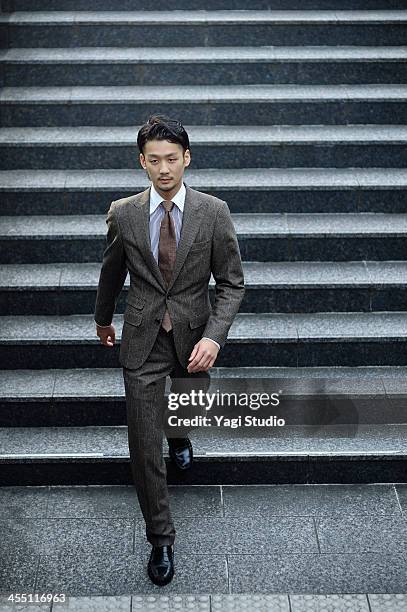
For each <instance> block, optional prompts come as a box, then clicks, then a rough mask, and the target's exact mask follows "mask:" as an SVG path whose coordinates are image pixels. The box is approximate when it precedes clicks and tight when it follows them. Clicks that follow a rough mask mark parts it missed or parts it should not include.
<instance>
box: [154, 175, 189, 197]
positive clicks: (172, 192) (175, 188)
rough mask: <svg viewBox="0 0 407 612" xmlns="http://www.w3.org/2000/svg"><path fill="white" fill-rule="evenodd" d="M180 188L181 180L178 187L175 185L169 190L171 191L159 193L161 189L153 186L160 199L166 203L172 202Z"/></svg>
mask: <svg viewBox="0 0 407 612" xmlns="http://www.w3.org/2000/svg"><path fill="white" fill-rule="evenodd" d="M181 187H182V179H181V181H180V182H179V183H178V185H175V187H174V188H173V189H171V191H161V189H160V188H159V187H157V186H156V185H154V189H155V190H156V192H157V193H158V194H159V195H160V196H161V197H162V199H163V200H168V201H170V200H172V198H173V197H174V196H175V195H176V194H177V193H178V191H179V190H180V189H181Z"/></svg>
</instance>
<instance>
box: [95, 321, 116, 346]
mask: <svg viewBox="0 0 407 612" xmlns="http://www.w3.org/2000/svg"><path fill="white" fill-rule="evenodd" d="M96 334H97V335H98V336H99V338H100V341H101V343H102V344H103V345H104V346H113V345H114V342H115V338H116V332H115V329H114V326H113V325H109V327H100V325H98V324H96Z"/></svg>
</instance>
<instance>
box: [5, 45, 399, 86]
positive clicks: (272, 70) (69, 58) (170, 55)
mask: <svg viewBox="0 0 407 612" xmlns="http://www.w3.org/2000/svg"><path fill="white" fill-rule="evenodd" d="M406 57H407V48H406V47H397V46H391V47H390V46H389V47H386V46H371V47H369V46H356V45H355V46H346V45H341V46H337V47H334V46H319V47H318V46H293V47H290V46H279V47H275V46H263V47H257V46H254V47H236V46H233V47H232V46H229V47H218V46H217V47H189V48H186V47H173V46H169V47H151V48H150V47H117V46H116V45H115V46H113V47H76V48H69V47H67V48H56V49H55V48H47V47H45V48H37V47H33V48H28V49H27V48H11V49H4V50H2V51H0V69H1V71H2V85H3V86H7V87H19V86H21V85H23V86H34V87H35V86H47V85H49V84H50V83H52V85H53V86H56V85H58V86H69V85H76V86H77V85H86V86H89V85H100V86H107V85H113V86H117V85H159V86H160V85H161V86H162V85H174V84H178V85H223V84H225V83H228V84H229V85H243V84H258V83H264V84H272V83H297V84H302V85H306V84H318V85H328V84H335V83H337V84H343V83H353V84H358V85H360V84H362V83H365V84H373V83H382V84H383V83H406V82H407V64H406Z"/></svg>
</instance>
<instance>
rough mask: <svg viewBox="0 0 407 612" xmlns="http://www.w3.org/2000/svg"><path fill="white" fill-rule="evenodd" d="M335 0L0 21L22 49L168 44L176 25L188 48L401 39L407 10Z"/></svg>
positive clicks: (33, 14) (48, 14)
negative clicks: (293, 6) (330, 6)
mask: <svg viewBox="0 0 407 612" xmlns="http://www.w3.org/2000/svg"><path fill="white" fill-rule="evenodd" d="M337 6H338V4H337V3H336V6H335V10H321V9H320V10H312V9H310V10H270V7H269V6H267V9H266V10H176V11H174V10H162V11H159V10H156V11H148V10H134V11H126V10H123V11H112V10H110V11H106V12H102V11H97V10H94V11H89V10H87V11H80V12H78V11H75V10H74V11H69V10H66V11H60V10H57V11H52V10H51V11H44V12H41V11H31V10H30V11H27V12H24V11H21V12H16V13H12V14H4V13H3V14H2V16H1V19H0V26H1V28H2V30H3V32H2V37H3V39H5V41H6V44H4V45H3V46H9V47H25V48H28V47H59V46H60V45H61V41H63V45H64V47H81V46H86V47H89V46H92V47H93V46H97V47H99V46H100V44H101V41H103V45H104V46H122V47H129V46H132V45H133V44H136V45H137V46H145V47H153V46H154V47H156V46H159V47H167V46H170V45H172V44H173V42H174V28H176V39H177V45H178V46H188V47H195V46H197V45H200V46H219V45H228V46H234V45H236V40H238V41H239V43H240V45H241V46H249V45H341V44H345V43H346V44H349V45H352V44H360V42H361V41H363V44H364V45H389V44H390V45H403V44H404V43H405V25H406V22H407V11H405V10H397V9H395V10H336V9H337ZM387 6H388V5H386V7H383V8H387ZM53 8H55V7H53ZM86 8H89V7H86ZM137 8H138V7H137ZM148 8H150V7H148ZM163 8H164V7H163ZM165 8H167V7H165ZM188 8H189V7H188ZM199 8H201V7H199ZM228 8H230V7H229V6H228ZM245 8H246V7H245ZM283 8H285V7H283ZM364 8H365V7H364ZM403 8H405V6H403Z"/></svg>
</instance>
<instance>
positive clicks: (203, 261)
mask: <svg viewBox="0 0 407 612" xmlns="http://www.w3.org/2000/svg"><path fill="white" fill-rule="evenodd" d="M185 187H186V194H185V206H184V213H183V220H182V228H181V235H180V240H179V244H178V248H177V254H176V261H175V269H174V273H173V276H172V279H171V282H170V284H169V286H168V287H166V285H165V281H164V279H163V277H162V275H161V272H160V269H159V267H158V265H157V262H156V260H155V258H154V256H153V253H152V251H151V246H150V236H149V210H150V209H149V196H150V187H149V188H147V189H146V190H145V191H143V192H141V193H138V194H136V195H132V196H130V197H127V198H122V199H120V200H115V201H113V202H112V203H111V206H110V208H109V211H108V213H107V219H106V222H107V224H108V232H107V244H106V248H105V251H104V254H103V263H102V268H101V272H100V278H99V285H98V289H97V296H96V305H95V320H96V321H97V322H98V323H99V324H100V325H109V324H110V323H111V321H112V318H113V314H114V310H115V306H116V303H117V299H118V296H119V294H120V291H121V289H122V287H123V284H124V281H125V278H126V275H127V271H129V273H130V288H129V292H128V296H127V302H126V309H125V312H124V323H123V331H122V337H121V344H120V356H119V360H120V364H121V365H122V366H123V375H124V382H125V389H126V404H127V420H128V431H129V448H130V458H131V462H132V470H133V477H134V480H135V483H136V488H137V493H138V498H139V501H140V506H141V509H142V511H143V515H144V518H145V521H146V534H147V539H148V540H149V541H150V542H151V543H152V544H159V545H163V544H171V543H173V541H174V537H175V529H174V527H173V523H172V520H171V515H170V511H169V504H168V491H167V486H166V469H165V462H164V460H163V456H162V433H163V429H164V430H165V425H164V421H163V400H162V398H163V396H164V390H165V377H166V375H170V376H171V378H172V379H173V383H175V388H174V387H172V388H171V391H182V390H184V389H185V388H186V387H188V388H189V389H191V384H192V386H193V385H195V388H196V387H199V388H203V389H206V388H207V387H208V386H209V385H208V379H209V374H208V372H196V373H188V372H187V370H186V368H187V366H188V363H189V361H188V358H189V356H190V354H191V352H192V350H193V348H194V345H195V344H196V343H197V342H198V341H199V340H200V339H201V338H202V337H204V336H205V337H208V338H211V339H212V340H215V341H216V342H218V343H219V344H220V346H221V348H222V347H223V346H224V344H225V342H226V339H227V335H228V332H229V329H230V327H231V325H232V323H233V320H234V318H235V316H236V314H237V312H238V310H239V307H240V304H241V301H242V299H243V295H244V292H245V287H244V276H243V269H242V262H241V257H240V250H239V245H238V241H237V236H236V232H235V229H234V226H233V222H232V219H231V216H230V211H229V207H228V205H227V204H226V202H224V201H223V200H220V199H219V198H216V197H214V196H211V195H209V194H205V193H202V192H200V191H197V190H195V189H192V188H191V187H189V186H188V185H186V183H185ZM211 273H212V274H213V277H214V279H215V301H214V305H213V308H212V307H211V303H210V301H209V294H208V284H209V280H210V276H211ZM166 308H168V311H169V313H170V317H171V321H172V326H173V329H172V330H171V331H170V332H169V333H168V334H167V332H165V330H164V329H163V328H162V327H161V321H162V319H163V316H164V312H165V310H166ZM192 381H195V382H194V383H192ZM177 384H178V386H177ZM168 435H170V434H168ZM167 437H168V436H167ZM177 437H178V436H177Z"/></svg>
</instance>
